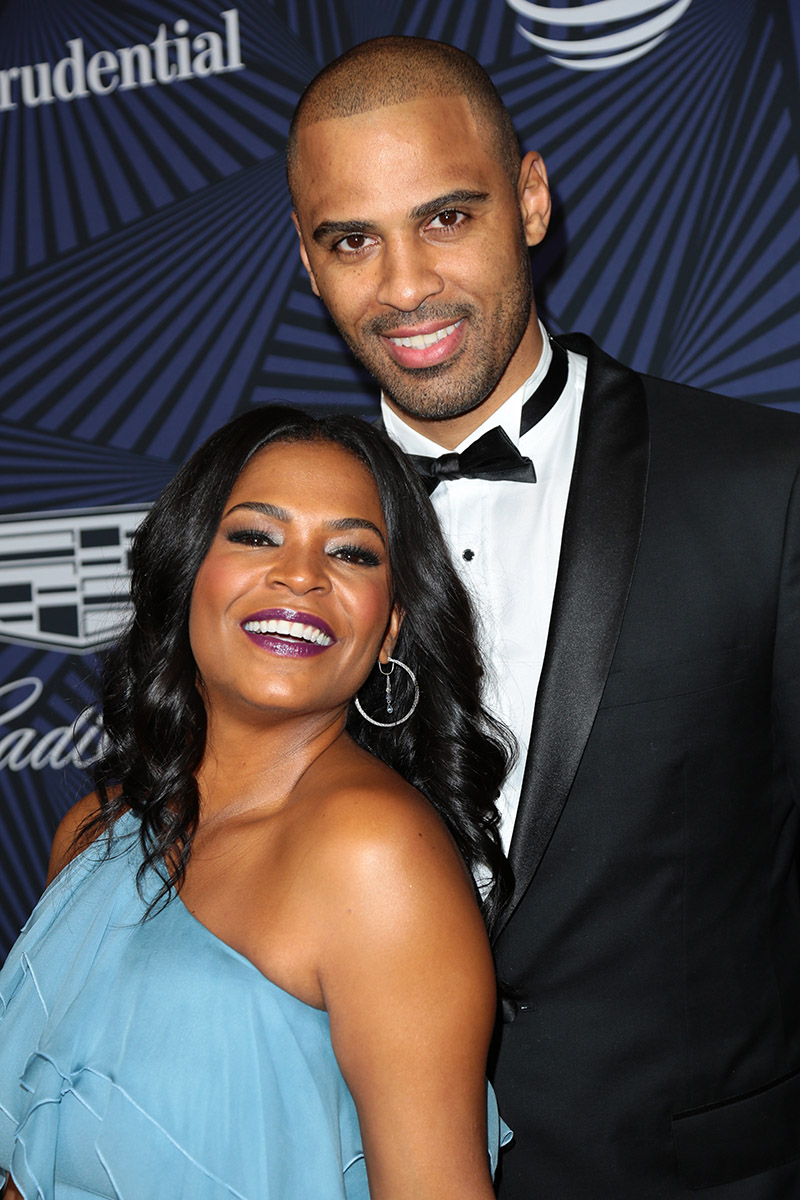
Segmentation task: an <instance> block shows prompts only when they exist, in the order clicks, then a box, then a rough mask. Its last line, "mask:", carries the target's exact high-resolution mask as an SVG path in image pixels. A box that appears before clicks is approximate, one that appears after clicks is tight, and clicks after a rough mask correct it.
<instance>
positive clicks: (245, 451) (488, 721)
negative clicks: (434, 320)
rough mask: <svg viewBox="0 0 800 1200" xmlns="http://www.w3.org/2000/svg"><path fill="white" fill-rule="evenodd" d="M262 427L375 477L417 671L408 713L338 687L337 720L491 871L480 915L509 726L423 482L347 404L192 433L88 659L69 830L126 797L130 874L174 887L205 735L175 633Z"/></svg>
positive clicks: (490, 891) (111, 814)
mask: <svg viewBox="0 0 800 1200" xmlns="http://www.w3.org/2000/svg"><path fill="white" fill-rule="evenodd" d="M276 442H284V443H286V442H288V443H293V442H294V443H296V442H323V443H325V442H327V443H332V444H334V445H337V446H340V447H342V448H343V449H344V450H346V451H348V452H349V453H350V454H352V455H354V456H355V457H356V458H357V459H358V460H359V461H360V462H362V463H364V464H365V465H366V466H367V468H368V469H369V471H370V472H371V474H372V476H373V478H374V479H375V482H376V484H377V487H378V493H379V496H380V500H381V504H382V507H383V513H384V517H385V520H386V527H387V531H388V552H389V563H390V570H391V582H392V588H393V600H394V602H395V603H396V604H397V605H399V607H400V608H401V610H402V611H403V612H404V614H405V616H404V620H403V624H402V627H401V629H400V634H399V637H398V639H397V642H396V644H395V648H394V650H393V652H392V653H393V656H394V657H396V658H399V659H401V660H402V661H403V662H405V663H407V664H408V666H409V667H410V668H411V670H412V671H413V672H414V674H415V675H416V676H417V679H418V680H419V687H420V698H419V704H418V707H417V709H416V711H415V712H414V714H413V716H412V717H411V718H410V719H409V720H408V721H407V722H406V723H405V724H402V725H398V726H396V727H395V728H391V729H381V728H378V727H376V726H374V725H371V724H370V723H369V722H367V721H365V720H364V718H363V717H362V716H361V715H360V714H359V712H358V711H357V709H356V706H355V704H353V703H351V704H350V707H349V714H348V718H347V731H348V733H349V734H350V735H351V736H352V737H353V739H354V740H355V741H356V742H358V744H359V745H361V746H363V747H364V748H365V749H367V750H369V751H370V752H371V753H372V754H374V755H375V756H376V757H377V758H379V759H382V760H383V762H385V763H387V764H388V765H389V766H390V767H393V768H394V769H395V770H396V771H397V772H398V773H399V774H400V775H402V776H403V778H404V779H406V780H408V782H409V783H411V784H412V785H413V786H414V787H416V788H418V789H419V791H420V792H422V793H423V795H424V796H426V797H427V799H428V800H429V801H430V803H431V804H432V805H433V806H434V808H435V809H436V810H437V812H439V814H440V815H441V817H442V818H443V820H444V821H445V823H446V825H447V827H448V829H449V830H450V832H451V834H452V835H453V838H454V839H455V841H456V844H457V846H458V848H459V850H460V851H461V854H462V855H463V857H464V860H465V861H466V863H467V865H468V867H469V868H470V870H471V871H472V872H473V874H476V873H478V874H479V875H480V876H481V878H484V877H486V876H488V877H489V878H490V880H491V882H490V883H489V884H488V886H486V885H485V886H483V887H482V888H481V891H482V893H483V894H482V906H483V910H484V916H485V918H486V921H487V925H488V926H489V927H490V928H491V927H492V925H493V923H494V921H495V920H496V918H497V916H498V915H499V912H500V909H501V907H502V904H503V902H504V900H505V899H506V896H507V894H508V892H509V890H510V871H509V868H508V865H507V863H506V860H505V857H504V855H503V853H502V849H501V845H500V839H499V834H498V826H499V817H498V814H497V809H496V806H495V801H496V799H497V796H498V792H499V789H500V785H501V783H502V780H503V778H504V775H505V772H506V770H507V769H508V766H509V763H510V761H511V757H512V753H513V752H512V743H511V738H510V735H509V734H508V733H507V731H506V730H505V728H504V727H503V726H501V725H500V724H499V723H498V722H497V721H496V720H494V719H493V718H492V717H491V716H490V715H489V713H488V712H487V711H486V710H485V709H484V707H483V706H482V703H481V699H480V695H481V681H482V677H483V666H482V663H481V659H480V655H479V653H478V650H477V647H476V643H475V632H474V622H473V614H472V608H471V604H470V600H469V597H468V595H467V592H466V590H465V588H464V586H463V584H462V583H461V581H460V579H459V578H458V575H457V574H456V572H455V569H454V568H453V566H452V564H451V561H450V557H449V553H448V550H447V547H446V546H445V543H444V540H443V538H442V534H441V532H440V529H439V525H438V522H437V520H436V516H435V514H434V511H433V508H432V506H431V504H430V501H429V499H428V496H427V494H426V492H425V489H424V488H423V487H422V485H421V484H420V482H419V480H418V478H417V476H416V473H415V472H414V470H413V468H412V467H411V465H410V464H409V463H408V462H407V460H406V459H405V458H404V456H403V455H402V453H401V452H400V451H399V450H398V449H396V447H394V446H393V445H392V444H391V443H390V442H389V441H388V439H387V438H386V437H385V436H384V435H383V434H382V433H381V432H380V431H378V430H376V429H375V428H374V427H373V426H371V425H368V424H367V423H366V422H364V421H361V420H359V419H358V418H357V417H350V416H327V417H322V418H319V419H317V418H314V417H312V416H310V415H309V414H308V413H305V412H302V411H300V410H298V409H294V408H290V407H288V406H285V405H272V406H265V407H259V408H257V409H254V410H252V411H250V412H247V413H245V414H243V415H242V416H239V417H237V418H235V419H234V420H233V421H230V422H229V423H228V424H227V425H225V426H223V428H222V429H219V430H218V431H217V432H216V433H214V434H212V436H211V437H210V438H209V439H208V440H207V441H206V442H204V444H203V445H202V446H201V447H200V448H199V450H197V451H196V452H195V454H193V455H192V457H191V458H190V459H189V460H188V462H187V463H186V464H185V465H184V466H183V467H182V468H181V469H180V470H179V471H178V473H177V475H176V476H175V477H174V479H173V480H172V482H171V483H170V484H169V485H168V486H167V487H166V488H165V490H164V491H163V492H162V494H161V496H160V497H159V499H158V500H157V501H156V503H155V505H154V506H153V508H152V509H151V510H150V512H149V513H148V515H147V517H146V518H145V520H144V521H143V522H142V524H141V526H140V527H139V529H138V531H137V533H136V535H135V538H134V544H133V565H132V579H131V596H132V601H133V616H132V619H131V621H130V624H129V626H128V629H127V631H126V633H125V634H124V635H123V636H122V638H121V640H120V641H119V642H118V643H117V645H116V646H115V647H114V648H113V649H112V650H111V651H110V652H109V654H108V656H107V658H106V661H105V664H104V668H103V673H102V683H101V688H102V703H103V726H104V731H105V745H104V750H103V753H102V756H101V757H100V758H99V760H98V761H97V762H96V764H95V768H94V783H95V788H96V791H97V795H98V798H99V802H100V808H99V811H98V813H97V814H96V815H95V816H94V817H93V818H92V820H91V821H90V822H89V823H88V825H87V826H86V827H85V828H84V830H83V831H82V833H83V835H84V836H85V835H86V834H88V833H90V832H92V831H93V830H94V831H96V830H97V828H98V827H99V828H101V829H105V830H107V831H108V834H109V837H111V832H112V826H113V823H114V821H115V820H116V818H117V817H118V816H120V815H121V814H122V813H123V812H124V811H126V810H127V811H132V812H133V813H134V814H135V815H136V816H137V817H138V818H139V821H140V836H141V840H142V846H143V851H144V856H143V862H142V866H141V868H140V883H141V881H142V879H143V876H144V873H145V872H146V871H147V869H148V868H149V867H154V868H155V869H156V870H157V871H158V872H159V873H160V875H161V879H162V883H163V886H162V887H161V890H160V891H159V892H158V894H157V896H156V897H155V899H154V901H153V903H152V905H151V909H152V908H153V907H155V906H156V905H157V904H158V903H159V902H161V901H163V900H165V899H167V898H168V897H169V895H170V894H171V892H172V889H174V888H179V887H180V884H181V881H182V879H183V876H184V873H185V871H186V866H187V863H188V861H189V855H190V851H191V845H192V839H193V837H194V833H195V830H196V828H197V820H198V812H199V800H198V789H197V783H196V781H195V772H196V770H197V768H198V767H199V765H200V762H201V760H202V758H203V754H204V752H205V741H206V712H205V707H204V704H203V699H202V695H201V692H200V690H198V687H197V667H196V664H195V660H194V657H193V655H192V650H191V647H190V643H189V605H190V601H191V596H192V588H193V586H194V581H195V578H196V576H197V572H198V570H199V568H200V564H201V563H202V561H203V559H204V558H205V556H206V554H207V552H208V550H209V547H210V546H211V542H212V540H213V538H214V536H215V534H216V531H217V528H218V525H219V522H220V520H221V518H222V514H223V511H224V506H225V502H226V501H227V498H228V496H229V495H230V493H231V490H232V488H233V485H234V483H235V482H236V480H237V478H238V476H239V475H240V473H241V471H242V470H243V468H244V467H245V466H246V464H247V463H248V462H249V460H250V459H251V458H252V456H253V455H254V454H256V453H257V452H258V451H259V450H261V449H262V448H263V447H265V446H267V445H270V444H272V443H276ZM400 677H402V680H405V679H406V676H405V673H404V672H402V671H397V670H396V671H395V672H394V677H393V683H396V684H397V693H398V694H397V704H398V706H399V710H400V711H405V709H404V707H403V706H404V705H406V704H408V703H410V698H411V697H410V696H409V695H408V692H407V691H404V690H403V682H402V680H401V678H400ZM384 689H385V678H384V677H383V676H381V675H380V673H379V672H378V670H377V669H375V670H373V672H372V674H371V675H370V677H369V679H368V680H367V682H366V683H365V684H364V686H363V687H362V688H361V690H360V692H359V700H360V701H361V703H362V705H363V706H364V708H365V710H366V712H368V713H370V714H377V715H378V716H379V717H380V719H384V718H383V717H382V716H381V715H380V714H381V713H383V712H385V708H384V707H383V704H384ZM165 863H169V864H170V866H169V867H166V866H165V865H164V864H165Z"/></svg>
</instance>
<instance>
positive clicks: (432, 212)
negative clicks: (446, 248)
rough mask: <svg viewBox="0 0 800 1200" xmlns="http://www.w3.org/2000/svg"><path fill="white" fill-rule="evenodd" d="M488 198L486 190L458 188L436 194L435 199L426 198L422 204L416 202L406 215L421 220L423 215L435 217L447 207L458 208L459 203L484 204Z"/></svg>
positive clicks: (411, 218) (423, 217)
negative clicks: (441, 194) (444, 193)
mask: <svg viewBox="0 0 800 1200" xmlns="http://www.w3.org/2000/svg"><path fill="white" fill-rule="evenodd" d="M488 199H489V193H488V192H473V191H470V190H469V189H468V188H459V189H458V191H455V192H448V193H447V194H446V195H444V196H437V197H436V198H435V200H426V201H425V203H424V204H418V205H417V207H416V208H412V209H411V212H410V213H409V214H408V215H409V218H410V220H412V221H422V220H424V219H425V217H435V216H436V214H437V213H440V212H445V211H446V210H447V209H448V208H458V206H459V205H461V204H485V203H486V201H487V200H488Z"/></svg>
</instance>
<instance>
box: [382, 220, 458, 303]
mask: <svg viewBox="0 0 800 1200" xmlns="http://www.w3.org/2000/svg"><path fill="white" fill-rule="evenodd" d="M436 259H437V256H436V249H435V247H432V246H428V245H426V244H425V243H424V242H421V241H419V240H417V239H416V238H413V237H412V238H402V239H398V240H397V241H387V242H385V243H384V246H383V252H382V254H381V280H380V286H379V288H378V295H377V299H378V301H379V303H380V304H385V305H387V306H388V307H390V308H396V309H398V310H399V311H400V312H414V310H415V309H417V308H419V306H420V305H421V304H423V303H424V302H425V301H426V300H428V299H430V297H431V296H438V295H439V294H440V293H441V292H442V290H443V288H444V280H443V279H442V276H441V274H440V273H439V270H438V265H437V261H436Z"/></svg>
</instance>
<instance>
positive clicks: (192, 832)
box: [0, 407, 507, 1200]
mask: <svg viewBox="0 0 800 1200" xmlns="http://www.w3.org/2000/svg"><path fill="white" fill-rule="evenodd" d="M132 596H133V602H134V615H133V619H132V622H131V625H130V628H129V631H128V633H127V635H126V637H125V638H124V639H123V641H122V643H121V644H120V646H119V647H118V648H117V649H116V651H115V652H114V653H113V654H112V655H111V657H110V659H109V661H108V663H107V667H106V672H105V683H104V721H105V727H106V731H107V736H108V745H107V750H106V752H105V755H104V757H103V759H102V760H101V761H100V763H99V764H98V766H97V768H96V775H95V782H96V793H95V794H94V795H92V796H91V797H88V798H86V799H85V800H84V801H81V802H80V803H79V804H78V805H77V806H76V807H75V808H74V809H73V810H71V812H70V813H68V814H67V816H66V817H65V818H64V820H63V821H62V823H61V825H60V827H59V829H58V832H57V835H56V838H55V842H54V846H53V854H52V862H51V875H50V878H51V879H53V878H54V879H55V882H54V884H53V886H52V887H50V888H49V889H48V891H47V892H46V893H45V896H44V897H43V899H42V901H40V904H39V905H38V906H37V909H36V910H35V912H34V915H33V916H32V918H31V920H30V921H29V922H28V925H27V926H26V928H25V930H24V931H23V934H22V935H21V937H20V940H19V942H18V943H17V946H16V947H15V949H14V950H13V951H12V953H11V955H10V957H9V960H8V962H7V964H6V967H5V968H4V970H3V972H2V973H0V1167H2V1168H4V1169H5V1170H8V1169H9V1167H10V1171H11V1176H12V1180H13V1181H12V1180H10V1181H9V1184H8V1195H10V1196H17V1195H22V1196H24V1197H25V1200H33V1197H38V1196H43V1197H53V1200H61V1198H62V1197H69V1198H70V1200H74V1198H76V1197H82V1196H98V1195H99V1196H102V1197H106V1196H107V1197H121V1198H122V1200H141V1198H142V1197H145V1196H147V1197H161V1196H163V1197H165V1198H166V1197H170V1200H174V1198H177V1197H186V1198H187V1200H189V1198H191V1200H206V1198H208V1200H211V1198H212V1197H213V1198H216V1197H222V1196H235V1197H248V1198H250V1200H266V1198H270V1200H275V1198H279V1200H303V1198H306V1197H308V1200H328V1198H329V1197H330V1198H335V1197H345V1196H346V1197H348V1200H351V1198H353V1197H359V1198H360V1197H367V1196H369V1197H371V1200H409V1198H410V1197H414V1198H415V1200H449V1198H452V1200H491V1197H492V1195H493V1193H492V1187H491V1179H490V1171H489V1160H488V1156H487V1136H486V1125H487V1117H486V1113H487V1109H486V1085H485V1080H484V1070H485V1059H486V1052H487V1046H488V1041H489V1036H490V1032H491V1029H492V1024H493V1017H494V995H495V991H494V982H493V972H492V963H491V957H490V953H489V949H488V943H487V938H486V933H485V929H484V925H483V922H482V921H481V918H480V914H479V909H478V905H477V903H476V899H475V891H474V886H473V883H472V877H471V876H470V875H469V874H468V872H467V870H466V869H465V866H464V864H465V863H466V866H467V867H468V868H469V870H470V871H471V872H472V873H473V874H477V873H480V875H481V878H482V879H488V880H489V881H490V882H489V883H487V884H486V887H485V890H486V897H485V900H484V907H485V911H486V913H487V915H488V918H489V920H491V919H492V916H493V915H494V914H495V913H496V912H497V909H498V905H499V904H500V903H501V900H502V883H503V882H504V866H503V860H502V855H501V852H500V848H499V840H498V835H497V817H496V814H495V809H494V804H493V800H494V797H495V795H496V793H497V789H498V787H499V784H500V781H501V779H502V775H503V772H504V769H505V766H506V759H507V752H506V750H505V747H504V742H503V738H502V733H501V731H500V730H499V729H498V728H497V727H496V726H494V724H493V723H492V722H491V720H490V719H489V718H488V717H487V715H486V714H485V713H484V712H483V710H482V709H481V707H480V703H479V700H478V694H479V685H480V674H481V672H480V664H479V660H478V658H477V654H476V651H475V647H474V643H473V640H472V627H471V623H470V612H469V603H468V601H467V599H466V595H465V593H464V590H463V588H462V587H461V585H460V583H459V581H458V578H457V576H456V575H455V573H454V571H453V569H452V567H451V566H450V564H449V561H448V557H447V553H446V551H445V548H444V545H443V543H442V540H441V537H440V535H439V532H438V527H437V526H436V523H435V519H434V517H433V513H432V509H431V508H430V505H429V503H428V500H427V497H426V496H425V494H424V491H423V489H422V488H421V486H420V485H419V484H418V482H417V480H416V477H415V476H414V475H413V472H411V471H410V469H409V468H408V467H407V465H406V464H405V463H404V462H402V461H401V460H400V458H399V456H398V454H397V453H396V452H395V451H394V450H393V449H391V448H390V447H389V446H388V444H387V443H385V442H384V440H383V439H382V437H381V435H380V434H378V433H376V432H375V431H374V430H373V429H372V428H371V427H369V426H366V425H364V424H363V423H362V422H359V421H357V420H356V419H354V418H346V417H342V418H327V419H324V420H322V421H319V422H317V421H315V420H314V419H313V418H311V417H309V416H307V415H306V414H303V413H300V412H296V411H294V410H292V409H287V408H283V407H276V408H273V409H258V410H255V411H253V412H250V413H247V414H246V415H244V416H242V417H239V418H237V419H236V420H234V421H232V422H231V423H230V424H229V425H227V426H225V427H224V428H223V429H222V430H220V431H219V432H218V433H216V434H214V435H213V437H211V438H210V439H209V440H208V442H206V443H205V445H204V446H202V447H201V448H200V450H199V451H197V453H196V454H195V455H194V456H193V458H192V459H190V461H189V462H188V463H187V464H186V465H185V466H184V467H183V468H182V470H181V471H179V473H178V474H177V476H176V477H175V479H174V480H173V482H172V483H171V484H170V485H169V487H168V488H167V489H166V491H165V492H164V493H163V495H162V496H161V498H160V499H159V500H158V502H157V503H156V505H155V506H154V508H153V509H152V511H151V512H150V514H149V515H148V517H147V519H146V520H145V522H144V523H143V525H142V527H141V529H140V531H139V533H138V534H137V537H136V542H135V562H134V571H133V579H132ZM381 760H382V761H381ZM459 852H460V853H459ZM56 877H57V878H56ZM3 1014H4V1015H3ZM20 1076H21V1077H22V1086H21V1087H20V1085H19V1083H18V1080H19V1078H20ZM492 1103H493V1098H491V1097H490V1126H491V1127H492V1128H491V1129H490V1138H491V1139H492V1140H493V1142H494V1143H495V1144H496V1141H497V1129H496V1114H495V1113H494V1111H493V1109H492ZM17 1188H18V1189H19V1190H18V1191H17V1190H16V1189H17Z"/></svg>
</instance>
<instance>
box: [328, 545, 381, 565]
mask: <svg viewBox="0 0 800 1200" xmlns="http://www.w3.org/2000/svg"><path fill="white" fill-rule="evenodd" d="M331 554H332V556H333V557H334V558H339V559H341V560H342V562H346V563H354V564H356V565H359V566H363V567H377V566H380V563H381V557H380V555H379V554H376V553H375V551H374V550H370V549H369V548H368V547H367V546H337V547H336V549H335V550H332V551H331Z"/></svg>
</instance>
